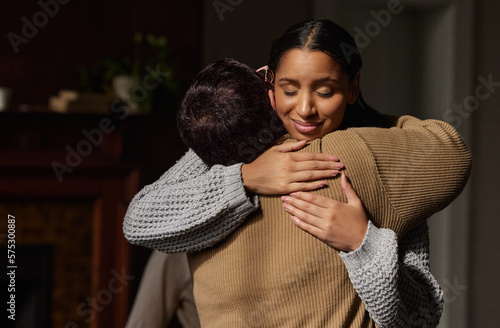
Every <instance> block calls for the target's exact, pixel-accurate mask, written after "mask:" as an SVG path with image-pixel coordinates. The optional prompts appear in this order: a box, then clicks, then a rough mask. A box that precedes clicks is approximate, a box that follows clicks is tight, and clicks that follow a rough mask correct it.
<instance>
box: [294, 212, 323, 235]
mask: <svg viewBox="0 0 500 328" xmlns="http://www.w3.org/2000/svg"><path fill="white" fill-rule="evenodd" d="M292 221H293V223H295V225H296V226H297V227H299V228H300V229H302V230H304V231H305V232H308V233H310V234H311V235H313V236H316V237H318V238H319V239H322V238H324V237H323V235H324V233H323V231H322V230H321V229H319V228H318V227H315V226H313V225H311V224H308V223H306V222H304V221H302V220H301V219H299V218H298V217H296V216H292Z"/></svg>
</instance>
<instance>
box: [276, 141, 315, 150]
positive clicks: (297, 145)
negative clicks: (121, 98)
mask: <svg viewBox="0 0 500 328" xmlns="http://www.w3.org/2000/svg"><path fill="white" fill-rule="evenodd" d="M306 144H307V140H300V141H295V142H286V143H284V144H281V145H278V146H274V147H272V148H274V150H275V151H280V152H282V153H286V152H291V151H296V150H299V149H301V148H303V147H304V146H305V145H306Z"/></svg>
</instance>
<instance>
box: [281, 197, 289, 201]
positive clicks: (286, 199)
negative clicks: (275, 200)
mask: <svg viewBox="0 0 500 328" xmlns="http://www.w3.org/2000/svg"><path fill="white" fill-rule="evenodd" d="M281 200H282V201H284V202H288V201H289V200H290V198H288V197H287V196H281Z"/></svg>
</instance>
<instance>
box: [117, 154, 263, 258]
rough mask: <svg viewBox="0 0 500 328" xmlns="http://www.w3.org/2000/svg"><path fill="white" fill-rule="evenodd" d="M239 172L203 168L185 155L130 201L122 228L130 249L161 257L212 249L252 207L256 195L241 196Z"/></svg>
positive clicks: (236, 168) (197, 160) (193, 156)
mask: <svg viewBox="0 0 500 328" xmlns="http://www.w3.org/2000/svg"><path fill="white" fill-rule="evenodd" d="M240 167H241V164H235V165H232V166H228V167H225V166H220V165H215V166H213V167H212V168H211V169H209V168H208V167H207V166H206V165H205V164H204V163H203V161H202V160H201V159H200V158H199V157H198V156H197V155H196V154H195V153H194V152H193V151H192V150H189V151H188V152H187V153H186V154H185V155H184V156H183V157H182V158H181V159H180V160H179V161H178V162H177V163H176V164H175V165H174V166H173V167H171V168H170V169H169V170H168V171H167V172H166V173H165V174H163V175H162V177H161V178H160V179H159V180H157V181H156V182H154V183H153V184H150V185H148V186H146V187H144V188H143V189H142V190H141V191H140V192H139V193H138V194H137V195H136V196H135V197H134V199H133V200H132V202H131V203H130V205H129V207H128V210H127V213H126V215H125V219H124V223H123V232H124V234H125V237H126V238H127V239H128V241H129V242H130V243H132V244H137V245H141V246H145V247H149V248H154V249H158V250H160V251H163V252H167V253H178V252H185V251H194V250H198V249H201V248H203V247H207V246H210V245H212V244H214V243H215V242H217V241H218V240H220V239H221V238H223V236H225V235H227V234H228V233H229V232H230V231H232V230H233V229H234V228H235V227H236V226H237V225H238V224H239V223H241V221H242V220H243V219H244V218H245V217H246V216H247V215H248V214H249V213H251V212H252V211H254V210H255V209H256V208H257V207H258V198H257V196H255V195H247V194H246V192H245V190H244V188H243V184H242V182H241V173H240ZM228 208H231V209H232V211H231V212H230V213H229V212H228V211H227V209H228ZM221 217H224V220H219V218H221ZM228 231H229V232H228Z"/></svg>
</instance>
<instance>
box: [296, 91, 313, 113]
mask: <svg viewBox="0 0 500 328" xmlns="http://www.w3.org/2000/svg"><path fill="white" fill-rule="evenodd" d="M296 110H297V114H298V115H299V116H300V117H302V118H306V117H309V116H312V115H315V114H316V109H315V106H314V104H313V102H312V98H311V96H310V95H308V94H302V95H301V96H300V97H299V101H298V103H297V109H296Z"/></svg>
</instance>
